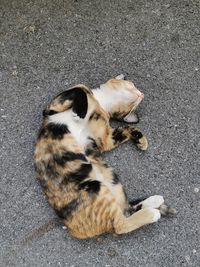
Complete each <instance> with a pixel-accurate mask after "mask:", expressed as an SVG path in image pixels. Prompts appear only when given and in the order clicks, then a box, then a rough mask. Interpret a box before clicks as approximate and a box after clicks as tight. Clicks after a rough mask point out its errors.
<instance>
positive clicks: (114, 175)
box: [112, 173, 120, 184]
mask: <svg viewBox="0 0 200 267" xmlns="http://www.w3.org/2000/svg"><path fill="white" fill-rule="evenodd" d="M112 182H113V184H118V183H119V182H120V181H119V177H118V175H117V174H116V173H114V174H113V179H112Z"/></svg>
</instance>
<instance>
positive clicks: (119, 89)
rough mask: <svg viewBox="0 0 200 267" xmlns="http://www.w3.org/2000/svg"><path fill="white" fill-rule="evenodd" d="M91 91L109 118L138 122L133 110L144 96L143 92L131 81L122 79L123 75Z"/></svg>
mask: <svg viewBox="0 0 200 267" xmlns="http://www.w3.org/2000/svg"><path fill="white" fill-rule="evenodd" d="M93 93H94V95H95V97H96V98H97V100H98V101H99V103H100V105H101V106H102V107H103V108H104V109H105V110H106V111H107V112H108V113H109V115H110V117H111V118H113V119H117V120H123V121H125V122H135V123H136V122H138V117H137V115H136V114H135V113H134V110H135V109H136V108H137V106H138V105H139V103H140V102H141V101H142V99H143V98H144V94H143V93H141V92H140V91H139V90H138V89H137V88H136V87H135V85H134V84H133V82H131V81H127V80H124V76H123V75H119V76H117V77H116V78H114V79H111V80H109V81H107V82H106V83H104V84H102V85H101V86H100V88H98V89H94V90H93Z"/></svg>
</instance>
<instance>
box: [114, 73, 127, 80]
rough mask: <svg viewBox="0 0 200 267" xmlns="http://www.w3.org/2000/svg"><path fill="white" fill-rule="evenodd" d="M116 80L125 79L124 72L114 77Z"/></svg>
mask: <svg viewBox="0 0 200 267" xmlns="http://www.w3.org/2000/svg"><path fill="white" fill-rule="evenodd" d="M115 79H116V80H125V75H124V74H119V75H117V76H116V77H115Z"/></svg>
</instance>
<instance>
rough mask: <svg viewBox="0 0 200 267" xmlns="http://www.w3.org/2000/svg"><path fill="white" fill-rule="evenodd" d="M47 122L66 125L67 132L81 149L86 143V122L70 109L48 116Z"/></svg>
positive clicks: (87, 134)
mask: <svg viewBox="0 0 200 267" xmlns="http://www.w3.org/2000/svg"><path fill="white" fill-rule="evenodd" d="M49 122H53V123H57V124H65V125H67V127H68V129H69V131H70V132H71V134H72V135H73V136H74V138H75V139H76V141H77V142H78V143H79V145H81V146H82V147H83V148H84V147H85V145H86V144H87V142H88V136H89V133H88V130H87V127H86V123H87V121H85V120H84V119H81V118H80V117H79V116H77V114H75V113H74V112H73V111H72V110H71V109H70V110H67V111H64V112H60V113H57V114H55V115H52V116H50V118H49Z"/></svg>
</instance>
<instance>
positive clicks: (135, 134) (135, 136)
mask: <svg viewBox="0 0 200 267" xmlns="http://www.w3.org/2000/svg"><path fill="white" fill-rule="evenodd" d="M131 136H132V138H133V139H134V141H135V142H136V143H138V142H139V140H140V139H141V138H142V137H143V134H142V133H141V132H139V131H137V130H133V131H132V132H131Z"/></svg>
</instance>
